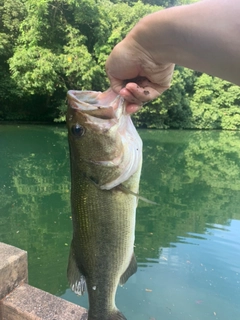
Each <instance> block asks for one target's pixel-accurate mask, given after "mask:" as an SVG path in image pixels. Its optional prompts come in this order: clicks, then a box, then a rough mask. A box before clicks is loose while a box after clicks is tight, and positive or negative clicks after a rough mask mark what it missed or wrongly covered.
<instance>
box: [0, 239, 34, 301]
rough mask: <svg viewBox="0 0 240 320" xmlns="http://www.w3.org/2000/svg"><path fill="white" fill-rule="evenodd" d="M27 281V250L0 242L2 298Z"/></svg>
mask: <svg viewBox="0 0 240 320" xmlns="http://www.w3.org/2000/svg"><path fill="white" fill-rule="evenodd" d="M27 281H28V265H27V252H26V251H23V250H20V249H18V248H16V247H13V246H10V245H7V244H5V243H2V242H0V300H1V299H2V298H4V297H5V296H6V295H7V294H9V293H10V292H11V291H12V290H13V289H14V288H16V287H17V286H18V285H19V284H20V283H23V282H25V283H27Z"/></svg>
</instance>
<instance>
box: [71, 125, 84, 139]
mask: <svg viewBox="0 0 240 320" xmlns="http://www.w3.org/2000/svg"><path fill="white" fill-rule="evenodd" d="M71 132H72V134H73V135H74V136H75V137H77V138H80V137H81V136H83V135H84V133H85V129H84V127H82V126H80V124H78V123H77V124H75V125H73V126H72V128H71Z"/></svg>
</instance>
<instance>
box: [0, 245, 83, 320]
mask: <svg viewBox="0 0 240 320" xmlns="http://www.w3.org/2000/svg"><path fill="white" fill-rule="evenodd" d="M27 282H28V265H27V252H26V251H23V250H20V249H18V248H16V247H12V246H10V245H7V244H4V243H1V242H0V320H76V319H77V320H87V310H86V309H84V308H81V307H79V306H77V305H75V304H73V303H70V302H68V301H65V300H63V299H61V298H58V297H55V296H53V295H51V294H50V293H47V292H45V291H42V290H39V289H37V288H34V287H32V286H30V285H28V284H27Z"/></svg>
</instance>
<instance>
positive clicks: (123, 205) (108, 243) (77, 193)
mask: <svg viewBox="0 0 240 320" xmlns="http://www.w3.org/2000/svg"><path fill="white" fill-rule="evenodd" d="M68 104H69V107H68V113H67V126H68V138H69V149H70V162H71V206H72V220H73V239H72V244H71V250H70V255H69V265H68V280H69V283H70V286H71V288H72V290H73V291H74V292H76V293H77V294H80V295H81V294H83V293H84V291H85V287H87V292H88V297H89V312H88V320H117V319H118V320H121V319H126V318H125V317H124V316H123V314H122V313H121V312H120V311H119V310H118V309H117V307H116V305H115V295H116V291H117V286H118V284H124V283H125V282H126V281H127V279H128V278H129V277H130V276H131V275H132V274H134V273H135V272H136V270H137V263H136V259H135V256H134V252H133V248H134V234H135V218H136V217H135V215H136V207H137V202H138V198H137V197H136V196H135V195H134V194H137V193H138V189H139V180H140V173H141V165H142V141H141V139H140V137H139V135H138V133H137V131H136V129H135V127H134V125H133V123H132V121H131V118H130V115H128V114H126V113H125V104H124V101H123V99H122V98H121V97H120V96H116V94H115V93H113V92H112V91H111V90H108V91H106V92H104V93H101V92H92V91H69V92H68ZM128 190H129V192H128Z"/></svg>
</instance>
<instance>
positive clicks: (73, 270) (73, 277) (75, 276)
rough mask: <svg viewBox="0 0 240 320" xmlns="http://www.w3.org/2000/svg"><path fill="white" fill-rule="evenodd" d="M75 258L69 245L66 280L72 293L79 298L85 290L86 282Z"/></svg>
mask: <svg viewBox="0 0 240 320" xmlns="http://www.w3.org/2000/svg"><path fill="white" fill-rule="evenodd" d="M75 257H76V256H75V253H74V248H73V245H72V244H71V249H70V253H69V259H68V268H67V278H68V282H69V285H70V287H71V289H72V291H74V292H75V293H76V294H78V295H80V296H81V295H83V294H84V292H85V290H86V280H85V277H84V275H83V274H82V272H81V270H80V269H79V267H78V266H77V263H76V258H75Z"/></svg>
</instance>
